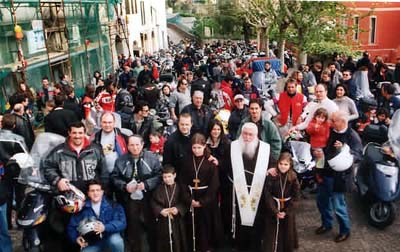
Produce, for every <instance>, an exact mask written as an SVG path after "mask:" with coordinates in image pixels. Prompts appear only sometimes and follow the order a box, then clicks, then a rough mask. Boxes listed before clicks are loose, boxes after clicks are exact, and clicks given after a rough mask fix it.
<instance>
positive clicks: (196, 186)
mask: <svg viewBox="0 0 400 252" xmlns="http://www.w3.org/2000/svg"><path fill="white" fill-rule="evenodd" d="M193 183H194V189H196V190H197V189H199V184H200V179H198V178H195V179H193Z"/></svg>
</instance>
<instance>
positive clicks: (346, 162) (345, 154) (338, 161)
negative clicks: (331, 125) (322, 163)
mask: <svg viewBox="0 0 400 252" xmlns="http://www.w3.org/2000/svg"><path fill="white" fill-rule="evenodd" d="M353 160H354V157H353V155H351V153H350V147H349V146H348V145H347V144H344V145H343V147H342V148H341V149H340V152H339V153H338V154H337V155H336V156H335V157H333V158H332V159H330V160H328V164H329V166H330V167H331V168H332V169H333V170H334V171H337V172H341V171H345V170H347V169H349V168H350V167H351V166H352V165H353Z"/></svg>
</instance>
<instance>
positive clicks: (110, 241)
mask: <svg viewBox="0 0 400 252" xmlns="http://www.w3.org/2000/svg"><path fill="white" fill-rule="evenodd" d="M104 251H107V252H124V240H123V239H122V237H121V235H120V234H119V233H114V234H112V235H110V236H108V237H107V238H105V239H103V240H101V241H99V242H97V243H96V244H94V245H91V246H88V247H86V248H84V249H82V252H104Z"/></svg>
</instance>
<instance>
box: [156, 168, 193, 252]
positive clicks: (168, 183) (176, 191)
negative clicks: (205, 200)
mask: <svg viewBox="0 0 400 252" xmlns="http://www.w3.org/2000/svg"><path fill="white" fill-rule="evenodd" d="M162 178H163V182H164V183H162V184H160V185H159V186H158V187H157V189H156V190H155V191H154V193H153V198H152V201H151V206H152V209H153V212H154V215H155V216H156V217H157V219H156V221H157V241H158V244H157V251H158V252H166V251H173V252H185V251H189V250H188V245H187V240H186V232H185V223H184V215H185V214H186V212H187V210H188V209H189V203H190V197H189V195H185V190H183V189H182V188H181V186H180V185H178V184H177V183H175V178H176V172H175V168H174V167H173V166H171V165H165V166H164V168H163V171H162ZM171 248H172V249H171Z"/></svg>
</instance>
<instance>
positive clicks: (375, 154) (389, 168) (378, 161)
mask: <svg viewBox="0 0 400 252" xmlns="http://www.w3.org/2000/svg"><path fill="white" fill-rule="evenodd" d="M399 127H400V111H397V112H396V113H395V114H394V115H393V117H392V122H391V124H390V126H389V132H388V139H389V141H388V142H386V143H385V144H383V145H380V144H378V143H368V144H367V145H366V146H365V147H364V150H363V160H362V162H361V164H360V165H359V166H358V167H357V169H356V171H355V178H354V179H355V184H356V186H357V189H358V194H359V195H360V196H361V198H362V199H364V200H365V201H366V203H367V206H368V220H369V223H370V224H371V225H372V226H375V227H377V228H384V227H387V226H389V225H390V224H392V222H393V221H394V218H395V212H394V207H393V202H394V201H395V200H398V199H400V181H399V176H400V174H399V168H400V132H399V130H398V129H399ZM396 129H397V131H396Z"/></svg>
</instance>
